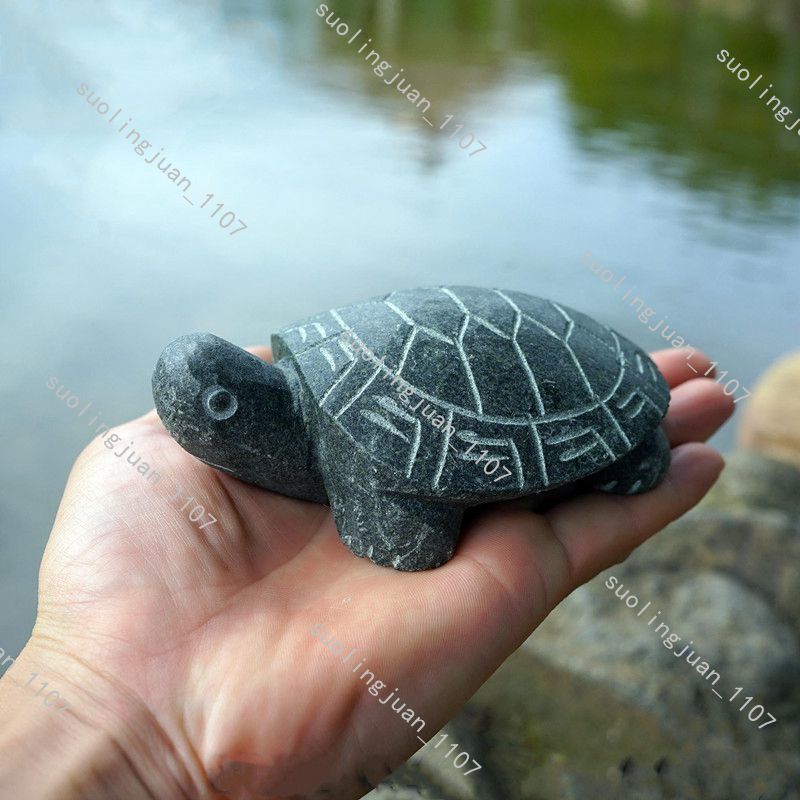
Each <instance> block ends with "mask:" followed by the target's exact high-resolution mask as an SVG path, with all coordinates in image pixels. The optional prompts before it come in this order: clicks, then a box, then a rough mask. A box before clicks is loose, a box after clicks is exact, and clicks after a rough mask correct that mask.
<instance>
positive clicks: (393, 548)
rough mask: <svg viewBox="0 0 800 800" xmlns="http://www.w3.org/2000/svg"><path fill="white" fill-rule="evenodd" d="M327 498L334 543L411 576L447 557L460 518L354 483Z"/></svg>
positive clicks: (450, 510) (453, 511)
mask: <svg viewBox="0 0 800 800" xmlns="http://www.w3.org/2000/svg"><path fill="white" fill-rule="evenodd" d="M328 496H329V497H330V501H331V509H332V510H333V516H334V519H335V520H336V527H337V529H338V530H339V538H340V539H341V540H342V542H343V543H344V544H345V545H346V546H347V547H348V548H349V549H350V550H351V551H352V552H353V553H354V554H355V555H357V556H361V557H362V558H368V559H370V560H371V561H373V562H374V563H376V564H379V565H380V566H383V567H394V569H398V570H403V571H408V572H412V571H413V572H416V571H418V570H424V569H433V568H434V567H438V566H440V565H442V564H444V563H446V562H447V561H449V560H450V558H451V557H452V555H453V552H454V550H455V548H456V543H457V542H458V535H459V532H460V529H461V518H462V516H463V509H462V508H461V507H460V506H453V505H448V504H445V503H434V502H430V501H427V500H417V499H416V498H413V497H408V496H406V495H398V494H390V493H388V492H382V491H380V490H373V489H371V488H368V487H363V486H357V485H355V484H354V483H351V484H348V485H347V486H341V485H339V486H329V487H328Z"/></svg>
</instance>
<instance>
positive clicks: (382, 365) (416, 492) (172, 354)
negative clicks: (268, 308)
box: [153, 286, 670, 570]
mask: <svg viewBox="0 0 800 800" xmlns="http://www.w3.org/2000/svg"><path fill="white" fill-rule="evenodd" d="M272 344H273V353H274V357H275V359H276V363H275V366H272V365H267V364H264V363H263V362H259V361H258V359H255V358H254V357H253V356H250V355H249V354H247V353H245V352H244V351H241V350H239V349H238V348H236V347H234V346H233V345H231V344H228V343H227V342H224V341H223V340H221V339H218V338H217V337H214V336H211V335H210V334H197V335H194V336H187V337H181V339H179V340H177V341H176V342H173V343H172V344H171V345H169V346H168V347H167V348H166V350H165V351H164V353H163V354H162V356H161V358H160V359H159V362H158V364H157V366H156V371H155V374H154V377H153V394H154V396H155V399H156V408H157V410H158V413H159V415H160V416H161V418H162V420H163V421H164V424H165V425H166V427H167V429H168V430H169V431H170V433H171V434H172V435H173V436H174V437H175V439H176V440H177V441H178V442H179V443H180V444H181V445H182V446H183V447H184V448H185V449H187V450H188V451H189V452H191V453H193V454H194V455H196V456H198V457H199V458H201V459H202V460H203V461H205V462H206V463H208V464H210V465H211V466H213V467H215V468H217V469H223V470H225V471H226V472H228V473H230V474H232V475H234V476H236V477H238V478H241V479H242V480H246V481H248V482H250V483H254V484H256V485H258V486H263V487H265V488H268V489H272V490H274V491H278V492H282V493H284V494H289V495H292V496H295V497H302V498H306V499H309V500H315V501H322V502H324V501H325V500H326V499H327V500H328V501H329V502H330V505H331V508H332V510H333V514H334V518H335V520H336V524H337V527H338V530H339V535H340V537H341V539H342V541H343V542H344V543H345V544H346V545H347V546H348V547H349V548H350V549H351V550H352V551H353V552H354V553H355V554H356V555H359V556H364V557H367V558H370V559H372V561H374V562H375V563H377V564H381V565H385V566H392V567H395V568H396V569H403V570H420V569H429V568H432V567H436V566H439V565H440V564H442V563H444V562H445V561H447V560H448V559H449V558H450V557H451V556H452V554H453V551H454V549H455V546H456V543H457V541H458V535H459V531H460V527H461V520H462V514H463V511H464V509H465V508H467V507H470V506H475V505H478V504H481V503H487V502H491V501H495V500H501V499H511V498H518V497H526V496H531V495H537V494H541V493H544V492H548V491H552V490H553V489H554V488H558V487H564V486H567V485H573V484H577V483H579V482H581V481H582V480H583V479H588V478H589V476H591V480H589V481H588V482H587V483H586V484H585V485H586V486H588V487H590V488H596V489H599V490H600V491H607V492H613V493H617V494H633V493H638V492H643V491H647V490H648V489H650V488H652V487H653V486H654V485H655V484H656V483H658V481H659V480H660V479H661V477H662V476H663V474H664V472H665V471H666V469H667V467H668V466H669V459H670V453H669V447H668V445H667V443H666V439H665V438H664V436H663V433H662V432H661V429H660V426H659V423H660V421H661V418H662V417H663V416H664V414H665V413H666V410H667V405H668V402H669V390H668V388H667V385H666V383H665V382H664V379H663V378H662V376H661V375H660V373H659V372H658V370H657V369H656V367H655V366H654V364H653V363H652V362H651V361H650V359H649V358H648V357H647V355H646V354H645V353H644V352H643V351H641V350H640V349H639V348H637V347H636V346H635V345H633V344H632V343H631V342H629V341H628V340H627V339H625V338H624V337H622V336H620V335H619V334H617V333H615V332H614V331H612V330H611V329H609V328H607V327H606V326H604V325H601V324H599V323H597V322H595V321H594V320H592V319H590V318H589V317H587V316H585V315H584V314H581V313H580V312H578V311H574V310H572V309H570V308H567V307H566V306H561V305H560V304H558V303H554V302H552V301H549V300H543V299H540V298H536V297H532V296H530V295H526V294H522V293H520V292H511V291H502V290H489V289H478V288H473V287H466V286H459V287H439V288H426V289H411V290H405V291H399V292H394V293H392V294H391V295H388V296H387V297H385V298H378V299H373V300H369V301H366V302H363V303H357V304H355V305H352V306H347V307H344V308H338V309H333V310H331V311H327V312H325V313H323V314H319V315H317V316H316V317H313V318H311V319H309V320H306V321H305V322H303V323H300V324H297V325H294V326H292V327H290V328H287V329H285V330H283V331H281V332H279V333H278V334H276V335H275V336H274V337H273V342H272ZM581 485H582V486H583V485H584V484H581Z"/></svg>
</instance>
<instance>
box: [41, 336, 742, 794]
mask: <svg viewBox="0 0 800 800" xmlns="http://www.w3.org/2000/svg"><path fill="white" fill-rule="evenodd" d="M266 352H267V351H266V349H264V348H261V349H258V350H257V354H258V355H261V356H262V357H266ZM654 360H655V361H656V363H657V364H658V366H659V368H660V369H661V371H662V372H663V373H664V375H665V377H666V378H667V381H668V383H669V384H670V385H671V387H672V404H671V407H670V413H669V415H668V417H667V420H666V421H665V423H664V426H665V430H666V432H667V435H668V436H669V438H670V440H671V442H672V445H673V448H676V449H674V450H673V463H672V466H671V468H670V471H669V473H668V475H667V477H666V479H665V480H664V482H663V483H662V484H661V485H660V486H659V487H658V488H657V489H655V490H654V491H652V492H649V493H647V494H644V495H639V496H636V497H625V498H622V497H614V496H609V495H600V494H591V495H586V496H584V497H580V498H577V499H574V500H570V501H568V502H565V503H563V504H561V505H559V506H557V507H555V508H553V509H552V510H550V511H548V512H546V513H545V514H534V513H532V512H530V511H526V510H524V509H522V508H519V507H515V505H514V504H513V503H510V504H505V505H504V506H496V507H493V508H491V509H488V510H486V511H484V512H482V513H481V514H479V515H476V517H475V518H474V519H473V520H472V521H471V522H469V523H468V525H467V526H466V528H465V530H464V533H463V534H462V538H461V541H460V543H459V546H458V549H457V550H456V554H455V556H454V558H453V559H452V560H451V561H450V562H449V563H447V564H446V565H444V566H442V567H440V568H438V569H436V570H432V571H429V572H417V573H406V572H397V571H394V570H391V569H386V568H382V567H378V566H375V565H374V564H372V563H371V562H370V561H368V560H365V559H359V558H356V557H354V556H353V555H352V554H351V553H350V552H349V551H348V550H347V548H345V547H344V545H342V544H341V543H340V542H339V539H338V536H337V533H336V529H335V526H334V523H333V520H332V517H331V513H330V510H329V509H328V508H326V507H323V506H319V505H314V504H311V503H306V502H302V501H298V500H293V499H290V498H287V497H283V496H280V495H276V494H273V493H270V492H267V491H264V490H262V489H257V488H254V487H252V486H249V485H246V484H244V483H241V482H239V481H237V480H235V479H233V478H230V477H228V476H227V475H223V474H221V473H219V472H217V471H215V470H213V469H212V468H210V467H208V466H206V465H204V464H203V463H201V462H200V461H198V460H196V459H195V458H193V457H192V456H190V455H189V454H188V453H186V452H184V451H183V450H182V449H181V448H180V447H179V446H178V445H177V444H176V443H175V442H174V441H173V440H172V439H171V438H170V437H169V435H168V434H167V433H166V431H165V430H164V428H163V426H162V425H161V423H160V421H159V420H158V417H157V416H156V415H155V413H154V412H151V413H150V414H148V415H146V416H145V417H142V418H140V419H138V420H135V421H133V422H130V423H127V424H125V425H122V426H120V427H118V428H116V429H115V432H116V433H117V434H118V435H119V436H120V437H122V442H120V443H119V444H118V445H117V448H116V449H117V450H119V449H120V448H122V447H124V446H125V444H128V443H131V445H130V447H131V450H135V451H136V453H137V455H140V456H141V457H142V458H143V459H144V460H146V461H148V462H149V463H150V465H151V466H152V468H153V469H155V470H157V471H158V472H159V473H160V474H161V480H160V481H158V482H155V481H153V480H150V481H148V480H147V479H146V478H145V477H144V476H143V475H141V474H139V472H137V470H136V469H135V468H134V467H133V466H130V465H129V464H128V463H127V461H126V459H125V458H124V457H122V458H117V457H116V456H115V455H114V453H112V452H111V451H110V450H108V449H107V448H106V447H105V446H104V445H103V442H102V441H101V440H96V441H94V442H93V443H92V444H91V445H90V446H89V447H88V448H87V449H86V450H85V451H84V453H83V454H82V455H81V457H80V458H79V459H78V462H77V463H76V465H75V467H74V469H73V472H72V474H71V476H70V480H69V484H68V486H67V490H66V493H65V496H64V499H63V502H62V504H61V508H60V509H59V513H58V516H57V519H56V524H55V527H54V530H53V535H52V537H51V540H50V542H49V544H48V548H47V551H46V553H45V558H44V562H43V565H42V573H41V585H40V609H39V618H38V620H37V624H36V628H35V630H34V635H33V640H34V642H38V645H39V646H40V647H41V648H43V649H45V650H47V651H48V652H51V653H53V654H57V655H58V658H59V659H60V660H61V661H62V662H63V663H64V664H67V663H68V662H70V661H74V662H75V663H78V662H80V663H81V664H82V665H83V669H84V670H85V672H83V673H82V674H83V675H84V676H85V675H87V674H91V675H93V676H97V682H96V684H95V685H94V686H93V688H92V694H93V696H95V695H99V696H100V697H101V699H102V701H103V703H104V704H106V705H108V706H109V707H111V708H116V709H119V710H121V709H122V708H123V707H124V706H129V705H136V706H137V707H140V708H142V709H144V710H145V711H146V714H147V716H148V718H149V719H150V720H151V723H152V731H153V732H152V737H153V738H154V739H159V740H160V741H162V742H163V747H164V750H165V753H169V757H167V756H165V758H164V765H163V768H164V769H169V770H171V771H172V772H173V774H174V775H175V776H176V779H177V780H178V781H179V782H180V783H181V785H182V786H184V787H185V791H186V793H188V794H189V796H191V797H197V798H203V799H205V798H220V797H228V796H231V797H258V796H263V797H273V798H276V797H312V796H316V797H329V798H342V799H343V800H345V799H346V798H356V797H360V796H362V795H363V794H365V793H367V792H368V791H369V790H370V788H371V787H372V786H374V785H376V784H377V783H378V782H379V781H380V780H382V779H383V778H384V777H385V776H386V775H387V774H388V773H389V772H390V771H391V770H393V769H395V768H396V767H397V766H399V765H400V764H402V763H403V762H404V761H405V760H406V759H407V758H408V757H409V756H410V755H411V754H412V753H413V752H414V751H415V750H416V749H418V748H419V747H420V746H421V743H420V741H419V740H418V735H421V736H422V737H423V738H424V739H430V738H432V737H433V736H434V734H435V733H436V731H437V730H438V729H439V728H440V727H441V726H442V725H443V724H444V723H445V722H446V721H447V720H448V719H450V718H451V717H452V716H453V715H454V714H455V712H456V711H457V710H458V709H459V707H460V706H461V705H462V704H463V703H464V702H465V701H466V700H467V699H468V698H469V697H470V696H471V695H472V694H473V693H474V692H475V691H476V690H477V688H478V687H479V686H480V685H481V684H482V683H483V682H484V681H485V680H486V678H487V677H488V676H489V675H490V674H491V673H492V672H493V671H494V670H495V669H497V667H498V666H499V665H500V664H501V663H502V662H503V660H504V659H505V658H506V657H507V656H508V655H509V654H510V653H511V652H512V651H513V650H514V649H515V648H516V647H518V646H519V645H520V644H521V643H522V641H523V640H524V639H525V638H526V637H527V636H528V635H529V634H530V633H531V631H532V630H533V629H534V628H535V627H536V626H537V625H538V624H539V623H540V622H541V621H542V620H543V619H544V617H545V616H546V615H547V614H548V613H549V612H550V611H551V610H552V609H553V607H554V606H555V605H556V604H557V603H558V602H559V601H560V600H561V599H562V598H563V597H565V596H566V595H567V594H569V593H570V592H571V591H572V590H574V589H575V588H576V587H577V586H579V585H581V584H582V583H584V582H585V581H587V580H588V579H589V578H591V577H592V576H594V575H595V574H597V573H598V572H599V571H601V570H603V569H605V568H606V567H608V566H610V565H611V564H613V563H616V562H618V561H620V560H621V559H623V558H624V557H626V556H627V554H628V553H629V552H630V551H631V550H633V549H634V548H635V547H636V546H638V545H639V544H641V543H642V542H643V541H644V540H646V539H647V538H648V537H649V536H651V535H652V534H653V533H655V532H656V531H658V530H660V529H661V528H662V527H663V526H664V525H666V524H667V523H668V522H670V521H671V520H673V519H675V518H676V517H678V516H680V515H681V514H683V513H684V512H685V511H687V510H688V509H689V508H691V507H692V506H693V505H694V504H695V503H696V502H697V501H698V500H699V499H700V498H701V497H702V496H703V495H704V494H705V492H706V491H707V490H708V489H709V488H710V486H711V484H712V483H713V482H714V480H715V479H716V476H717V474H718V472H719V470H720V468H721V464H722V461H721V459H720V457H719V456H718V455H717V454H716V453H715V451H714V450H712V449H711V448H709V447H707V446H705V445H702V444H697V443H696V442H700V441H703V440H704V439H706V438H707V437H708V436H709V435H710V434H711V433H713V431H714V430H716V429H717V428H718V427H719V425H720V424H721V423H722V422H723V421H724V420H725V419H726V418H727V416H728V415H729V414H730V413H731V410H732V402H731V400H730V398H727V397H725V396H724V394H723V393H722V389H721V387H720V386H719V385H718V384H716V383H713V382H712V381H711V380H709V379H701V378H696V376H695V373H694V372H693V371H692V370H691V369H690V368H689V367H688V365H687V362H686V353H685V351H675V350H669V351H662V352H660V353H656V354H655V355H654ZM693 362H694V365H695V366H696V367H700V368H701V369H705V368H706V367H707V366H708V364H709V362H708V361H706V360H705V359H700V358H699V357H698V355H695V356H694V359H693ZM692 442H695V443H692ZM341 467H342V468H343V469H345V468H346V467H347V465H346V464H343V465H341ZM178 486H180V487H182V488H181V489H178ZM181 491H182V494H181V495H180V496H179V497H178V499H177V500H175V499H173V498H174V497H175V496H176V495H177V494H178V493H179V492H181ZM188 496H192V497H193V498H194V501H192V502H191V503H189V505H188V506H187V507H186V508H184V509H183V510H182V509H181V506H183V505H184V502H185V501H186V498H187V497H188ZM195 504H200V505H202V506H203V507H204V508H205V509H206V511H207V514H206V515H205V517H204V518H203V519H202V520H200V521H197V522H194V521H191V520H190V519H189V517H188V511H189V510H190V509H191V508H192V507H193V506H194V505H195ZM209 514H210V515H213V517H216V518H217V521H216V522H214V523H213V524H205V523H206V522H208V520H209V519H210V518H211V517H210V516H209ZM201 525H204V527H202V528H201ZM317 623H321V625H320V626H318V627H315V626H316V625H317ZM312 629H313V630H314V631H316V632H321V635H320V636H317V637H315V636H314V635H312ZM332 636H333V637H335V639H336V640H338V641H340V642H342V643H343V645H346V646H347V650H346V651H345V652H349V651H350V650H352V649H355V650H356V651H357V654H356V655H355V656H354V657H353V658H352V659H351V660H350V662H349V664H343V663H342V660H341V656H339V657H337V656H336V655H334V654H333V653H332V652H331V651H330V649H328V648H326V647H325V646H323V644H322V643H321V641H320V638H322V639H324V640H326V641H329V640H330V639H331V637H332ZM54 657H55V656H54ZM360 660H365V661H364V665H363V666H362V667H361V669H359V670H358V671H357V672H356V673H354V672H352V667H353V666H355V665H356V664H357V663H358V661H360ZM367 668H368V669H369V670H370V671H371V673H373V674H374V676H375V678H376V679H380V680H381V681H383V682H385V684H386V688H385V689H383V690H382V691H381V693H380V697H376V696H374V695H371V694H370V693H369V691H368V690H367V684H366V682H365V681H364V680H360V678H359V676H360V675H361V673H362V672H363V670H364V669H367ZM66 669H67V668H66V667H65V670H66ZM369 680H371V678H370V679H369ZM84 682H85V678H84ZM99 687H103V688H102V689H101V688H99ZM393 690H395V691H396V697H399V698H400V702H402V703H405V708H406V710H407V709H408V708H411V709H413V711H414V716H415V718H416V717H419V718H421V719H422V720H424V723H425V724H424V729H423V730H422V731H419V724H418V725H417V728H412V727H411V726H410V725H409V723H408V722H406V721H404V719H403V718H401V716H399V714H398V713H396V712H395V711H393V710H392V708H391V705H389V704H386V705H383V704H381V703H380V702H379V699H383V698H384V697H385V696H386V695H387V694H388V693H389V692H391V691H393ZM76 691H79V690H76ZM86 691H87V697H88V696H89V690H88V689H87V690H86ZM398 705H399V703H398ZM401 710H402V709H401ZM70 713H75V714H80V713H81V703H80V691H79V696H78V697H77V698H76V699H75V701H74V702H73V703H72V708H71V709H70Z"/></svg>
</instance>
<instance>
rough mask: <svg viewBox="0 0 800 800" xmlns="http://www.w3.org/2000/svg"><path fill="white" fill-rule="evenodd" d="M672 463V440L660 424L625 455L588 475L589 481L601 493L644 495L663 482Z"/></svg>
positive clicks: (588, 483)
mask: <svg viewBox="0 0 800 800" xmlns="http://www.w3.org/2000/svg"><path fill="white" fill-rule="evenodd" d="M669 464H670V447H669V442H668V441H667V437H666V436H665V435H664V431H662V430H661V428H660V427H658V428H656V429H655V430H654V431H653V432H652V433H651V434H650V435H649V436H648V437H647V438H646V439H644V441H642V442H641V444H639V445H637V446H636V447H634V448H633V450H631V452H630V453H628V455H626V456H625V457H624V458H621V459H620V460H619V461H615V462H614V463H613V464H610V465H609V466H607V467H606V468H605V469H602V470H600V472H595V473H594V475H590V476H589V477H588V478H586V484H587V485H588V486H589V487H590V488H591V489H594V490H596V491H599V492H609V493H611V494H641V493H642V492H649V491H650V489H654V488H655V487H656V486H657V485H658V484H659V483H660V482H661V479H662V478H663V477H664V474H665V473H666V471H667V470H668V469H669Z"/></svg>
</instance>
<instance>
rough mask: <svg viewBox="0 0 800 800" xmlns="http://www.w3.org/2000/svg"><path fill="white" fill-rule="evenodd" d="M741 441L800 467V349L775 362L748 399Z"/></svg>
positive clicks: (753, 448)
mask: <svg viewBox="0 0 800 800" xmlns="http://www.w3.org/2000/svg"><path fill="white" fill-rule="evenodd" d="M739 443H740V445H741V447H743V448H744V449H747V450H753V451H755V452H757V453H762V454H763V455H767V456H771V457H772V458H776V459H778V460H781V461H786V462H788V463H789V464H792V465H794V466H795V467H798V468H800V351H798V352H795V353H791V354H789V355H787V356H785V357H784V358H782V359H781V360H780V361H777V362H776V363H775V364H773V365H772V366H771V367H770V368H769V369H768V370H767V371H766V372H765V373H764V375H763V376H762V377H761V379H760V380H759V382H758V384H757V385H756V388H755V390H754V391H753V396H752V397H751V398H750V399H749V401H748V405H747V408H746V410H745V413H744V416H743V419H742V423H741V427H740V429H739Z"/></svg>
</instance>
